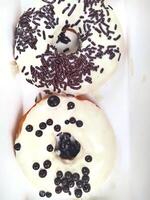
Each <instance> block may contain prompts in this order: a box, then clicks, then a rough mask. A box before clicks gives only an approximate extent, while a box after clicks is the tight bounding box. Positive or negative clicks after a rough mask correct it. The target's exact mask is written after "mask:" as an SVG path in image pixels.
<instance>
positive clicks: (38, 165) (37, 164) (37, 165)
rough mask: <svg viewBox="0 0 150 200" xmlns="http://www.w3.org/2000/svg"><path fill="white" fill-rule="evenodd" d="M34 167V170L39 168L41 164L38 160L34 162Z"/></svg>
mask: <svg viewBox="0 0 150 200" xmlns="http://www.w3.org/2000/svg"><path fill="white" fill-rule="evenodd" d="M32 168H33V169H34V170H38V169H39V168H40V164H39V163H37V162H35V163H33V165H32Z"/></svg>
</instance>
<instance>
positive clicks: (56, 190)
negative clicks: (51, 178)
mask: <svg viewBox="0 0 150 200" xmlns="http://www.w3.org/2000/svg"><path fill="white" fill-rule="evenodd" d="M55 192H56V194H60V193H61V192H62V187H61V186H57V187H56V188H55Z"/></svg>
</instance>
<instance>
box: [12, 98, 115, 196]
mask: <svg viewBox="0 0 150 200" xmlns="http://www.w3.org/2000/svg"><path fill="white" fill-rule="evenodd" d="M70 101H71V102H74V103H75V108H74V109H71V110H67V103H68V102H70ZM72 116H73V117H75V118H76V119H77V120H82V121H83V127H81V128H79V127H77V126H76V125H75V124H69V125H66V124H65V123H64V121H65V120H66V119H70V117H72ZM49 118H51V119H53V122H54V124H53V125H52V126H47V128H46V129H45V130H43V136H42V137H37V136H35V131H36V130H38V129H39V123H40V122H45V121H46V120H47V119H49ZM28 124H31V125H33V131H32V132H27V131H26V130H25V127H26V126H27V125H28ZM55 124H60V125H61V131H62V132H69V133H71V135H72V136H73V137H74V138H75V139H76V140H78V141H79V142H80V144H81V151H80V152H79V154H78V155H77V156H76V157H75V158H74V159H73V160H71V161H65V160H64V159H60V157H59V156H58V155H57V154H56V153H55V152H54V151H53V152H48V151H47V150H46V147H47V145H49V144H52V145H53V146H54V147H55V145H56V139H55V138H56V132H55V131H54V125H55ZM15 143H20V144H21V150H20V151H16V159H17V161H18V163H19V165H20V167H21V168H22V170H23V172H24V174H25V176H26V177H27V178H28V179H29V180H30V181H31V182H32V184H33V185H34V186H35V188H37V190H38V192H39V191H40V190H44V191H50V192H51V193H52V197H51V199H74V198H75V197H74V195H71V196H69V195H68V194H65V193H61V194H59V195H58V194H56V193H55V192H54V191H55V185H54V178H55V177H56V172H57V171H58V170H62V171H63V172H65V171H68V170H69V171H71V172H72V173H73V172H78V173H80V175H81V169H82V167H84V166H87V167H88V168H89V169H90V184H91V191H90V192H89V193H83V196H82V198H84V197H85V198H86V197H88V198H89V197H91V196H92V195H93V194H95V192H96V191H97V190H98V189H99V188H100V186H101V185H102V184H103V183H104V182H105V181H106V178H108V176H109V174H110V172H111V171H112V168H113V165H114V161H115V153H116V143H115V138H114V134H113V130H112V128H111V126H110V124H109V122H108V120H107V118H106V116H105V115H104V113H103V111H102V110H101V109H100V108H98V107H97V106H96V105H95V104H93V103H91V102H89V101H87V100H82V101H81V100H78V99H76V98H72V97H60V104H59V105H58V106H57V107H50V106H49V105H48V104H47V99H45V100H42V101H40V102H39V103H38V104H36V106H35V107H33V108H32V109H31V110H30V112H29V113H28V114H27V116H26V118H25V121H24V123H23V125H22V129H21V132H20V133H19V136H18V138H17V139H16V141H15ZM88 154H89V155H91V156H92V157H93V160H92V162H90V163H88V162H86V161H85V156H86V155H88ZM47 159H48V160H50V161H51V162H52V166H51V168H50V169H48V170H47V172H48V173H47V176H46V177H45V178H40V177H39V175H38V172H39V170H37V171H35V170H33V169H32V165H33V163H34V162H38V163H40V168H43V162H44V160H47ZM71 191H73V190H71ZM72 194H73V193H72Z"/></svg>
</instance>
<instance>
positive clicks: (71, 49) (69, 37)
mask: <svg viewBox="0 0 150 200" xmlns="http://www.w3.org/2000/svg"><path fill="white" fill-rule="evenodd" d="M80 46H81V45H80V40H79V36H78V34H77V33H76V31H75V30H74V29H69V28H68V29H65V30H63V31H62V32H61V33H60V34H59V35H58V39H57V41H56V44H55V47H56V48H57V51H58V52H59V53H65V54H71V53H75V52H76V51H77V50H78V49H79V48H80Z"/></svg>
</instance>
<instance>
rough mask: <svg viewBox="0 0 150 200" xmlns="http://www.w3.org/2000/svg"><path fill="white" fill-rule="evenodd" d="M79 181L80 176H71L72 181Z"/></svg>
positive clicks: (75, 174)
mask: <svg viewBox="0 0 150 200" xmlns="http://www.w3.org/2000/svg"><path fill="white" fill-rule="evenodd" d="M79 179H80V175H79V174H78V173H74V174H73V180H74V181H78V180H79Z"/></svg>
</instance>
